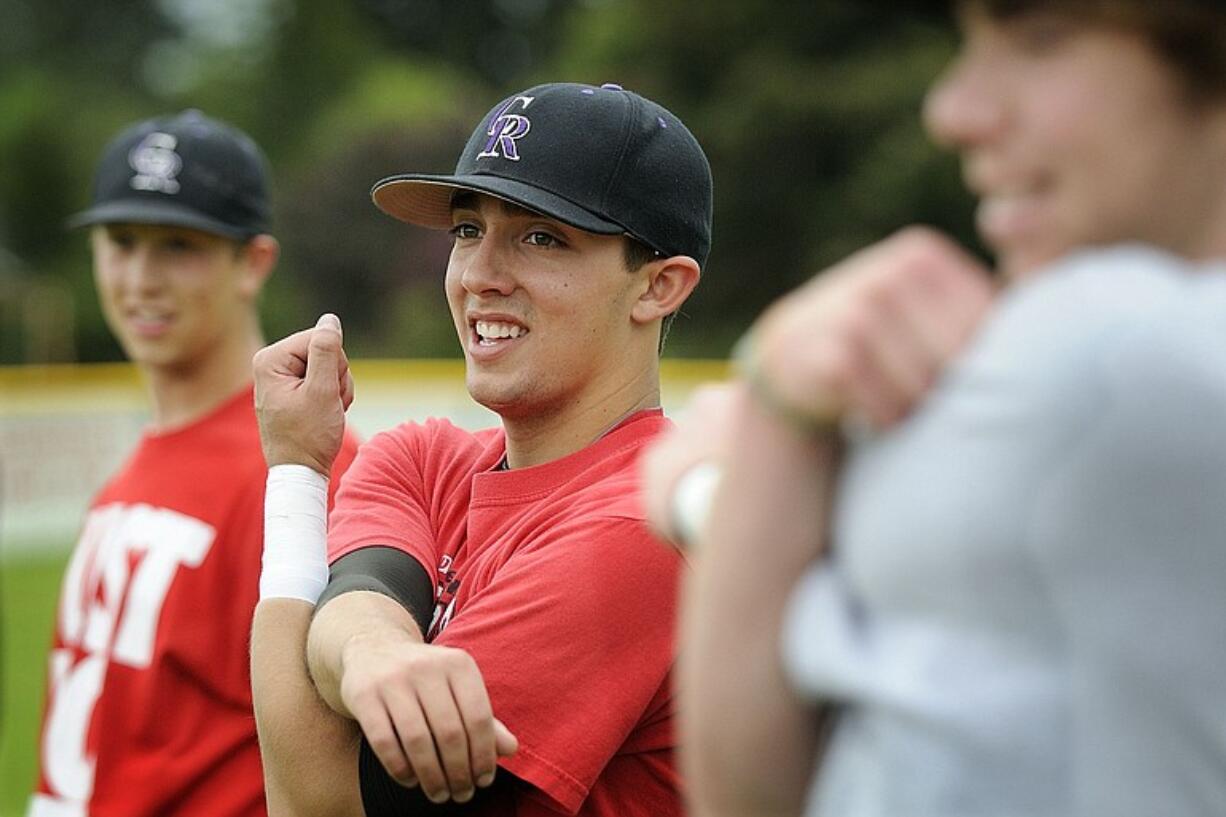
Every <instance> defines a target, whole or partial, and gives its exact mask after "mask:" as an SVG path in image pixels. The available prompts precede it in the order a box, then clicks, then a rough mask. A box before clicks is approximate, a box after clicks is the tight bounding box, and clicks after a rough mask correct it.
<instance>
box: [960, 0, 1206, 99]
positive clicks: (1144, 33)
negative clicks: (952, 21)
mask: <svg viewBox="0 0 1226 817" xmlns="http://www.w3.org/2000/svg"><path fill="white" fill-rule="evenodd" d="M956 5H957V6H958V7H959V8H963V9H966V8H979V9H982V10H983V11H985V12H986V13H987V14H988V15H989V16H990V17H993V18H996V19H1009V18H1010V17H1016V16H1019V15H1022V14H1028V13H1031V12H1053V13H1055V14H1062V15H1068V16H1070V17H1073V18H1075V19H1081V20H1085V21H1088V22H1091V23H1101V24H1105V25H1113V26H1118V27H1120V28H1123V29H1126V30H1130V31H1133V32H1135V33H1137V34H1139V35H1140V36H1141V37H1143V38H1144V39H1146V40H1147V41H1148V42H1149V44H1150V45H1151V47H1152V48H1153V49H1154V52H1155V53H1156V54H1157V55H1158V56H1159V57H1160V58H1161V59H1162V60H1164V61H1165V62H1166V63H1167V64H1169V65H1170V66H1171V67H1172V68H1173V69H1174V70H1175V71H1176V72H1177V73H1178V74H1179V75H1180V76H1181V77H1182V78H1183V82H1184V88H1185V90H1186V91H1187V92H1188V98H1189V101H1191V102H1193V103H1205V102H1216V101H1221V100H1223V99H1226V5H1223V4H1222V3H1219V2H1211V0H1162V2H1155V1H1154V0H956Z"/></svg>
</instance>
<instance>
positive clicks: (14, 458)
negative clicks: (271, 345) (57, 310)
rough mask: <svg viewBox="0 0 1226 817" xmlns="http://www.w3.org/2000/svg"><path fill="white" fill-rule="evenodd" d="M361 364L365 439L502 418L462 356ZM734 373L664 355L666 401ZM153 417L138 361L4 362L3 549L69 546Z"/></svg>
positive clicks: (355, 411)
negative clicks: (469, 385)
mask: <svg viewBox="0 0 1226 817" xmlns="http://www.w3.org/2000/svg"><path fill="white" fill-rule="evenodd" d="M353 370H354V379H355V380H356V382H357V399H356V400H355V401H354V405H353V407H352V408H351V409H350V412H349V419H350V422H351V424H352V425H353V427H354V428H355V429H356V430H357V431H358V433H359V434H361V435H362V436H363V437H369V436H370V435H371V434H374V433H376V432H378V431H381V430H383V429H385V428H389V427H391V426H393V425H395V424H397V423H400V422H403V421H405V420H421V419H424V418H426V417H432V416H444V417H448V418H450V419H451V420H452V421H453V422H455V423H457V424H458V425H461V426H463V427H465V428H480V427H483V426H489V425H492V424H494V423H496V422H497V417H496V416H495V415H494V414H492V413H491V412H489V411H488V410H486V409H484V408H482V407H481V406H478V405H476V404H475V403H473V402H472V400H471V399H469V397H468V394H467V392H465V390H464V376H463V365H462V363H461V362H460V361H452V360H442V361H408V360H405V361H392V360H388V361H379V360H374V361H356V362H355V363H354V364H353ZM725 372H726V364H725V363H723V362H722V361H692V360H666V361H664V364H663V372H662V373H663V379H664V405H665V409H666V410H668V411H670V412H676V411H678V410H679V409H680V408H681V406H682V405H683V404H684V401H685V398H686V397H687V396H688V394H689V392H690V391H691V390H692V389H693V388H694V386H696V385H698V384H699V383H701V382H703V381H706V380H715V379H719V378H722V377H723V376H724V375H725ZM147 419H148V404H147V401H146V399H145V393H144V389H143V387H142V385H141V382H140V378H139V377H138V375H137V373H136V371H135V369H133V368H132V367H131V366H129V365H126V364H106V365H92V366H37V367H13V368H0V557H3V558H7V557H9V556H12V555H14V554H20V553H28V552H30V551H38V550H46V551H54V552H63V551H66V550H67V548H68V547H70V545H71V544H72V542H73V540H74V539H75V536H76V530H77V526H78V525H79V524H80V520H81V516H82V513H83V512H84V510H85V508H86V506H87V505H88V503H89V499H90V497H91V496H92V495H93V493H94V492H95V491H97V490H98V488H99V487H100V486H101V485H102V483H103V482H105V481H106V478H107V477H108V476H109V475H110V474H111V473H112V472H113V471H114V470H115V469H116V468H117V467H118V466H119V464H120V462H121V461H122V459H123V457H124V456H125V455H126V454H127V453H128V452H129V451H131V449H132V447H133V445H134V444H135V442H136V440H137V438H138V437H139V435H140V431H141V428H142V427H143V426H144V424H145V423H146V421H147Z"/></svg>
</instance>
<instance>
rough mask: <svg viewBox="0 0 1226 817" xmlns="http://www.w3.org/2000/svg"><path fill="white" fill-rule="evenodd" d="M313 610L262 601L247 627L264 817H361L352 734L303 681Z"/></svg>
mask: <svg viewBox="0 0 1226 817" xmlns="http://www.w3.org/2000/svg"><path fill="white" fill-rule="evenodd" d="M313 609H314V608H313V607H312V606H311V605H309V604H307V603H305V602H302V601H298V600H294V599H283V598H273V599H266V600H264V601H261V602H260V603H259V605H258V606H257V607H256V611H255V620H254V622H253V624H252V630H251V674H252V695H253V699H254V703H255V717H256V726H257V728H258V730H259V739H260V754H261V757H262V759H263V765H264V780H265V787H266V790H267V797H268V812H269V815H270V817H279V816H280V815H285V816H286V817H289V815H293V817H308V816H309V817H316V816H317V817H332V816H333V815H335V816H336V817H341V815H361V814H362V810H361V801H360V799H359V794H358V777H357V740H358V731H357V727H356V725H355V724H354V723H353V721H350V720H346V719H344V718H341V717H340V716H338V715H337V714H336V713H335V712H333V711H332V710H331V709H329V708H328V707H327V706H326V705H325V704H324V702H323V701H322V700H320V698H319V696H318V695H317V694H316V692H315V687H314V685H313V684H312V682H311V678H310V676H309V675H308V674H307V665H306V660H305V655H306V641H307V630H308V628H309V626H310V623H311V613H312V610H313Z"/></svg>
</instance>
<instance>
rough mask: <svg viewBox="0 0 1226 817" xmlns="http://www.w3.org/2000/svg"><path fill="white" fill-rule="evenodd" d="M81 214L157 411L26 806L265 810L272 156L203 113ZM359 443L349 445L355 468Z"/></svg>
mask: <svg viewBox="0 0 1226 817" xmlns="http://www.w3.org/2000/svg"><path fill="white" fill-rule="evenodd" d="M70 224H71V225H72V226H76V227H88V228H89V242H90V248H91V250H92V253H93V264H94V280H95V283H96V285H97V290H98V298H99V300H100V302H101V305H102V311H103V314H104V315H105V317H106V320H107V324H108V326H109V327H110V329H111V331H112V332H113V333H114V334H115V337H116V338H118V340H119V342H120V345H121V346H122V347H123V349H124V352H125V353H126V354H127V356H128V358H129V359H130V360H132V362H133V363H135V364H136V366H137V368H138V369H139V370H140V372H141V375H142V377H143V379H144V381H145V384H146V387H147V389H148V393H149V399H150V407H151V409H152V422H151V423H150V425H149V426H148V428H147V429H146V430H145V432H144V433H143V435H142V436H141V439H140V442H139V443H138V445H137V447H136V450H135V451H133V452H132V454H131V456H130V457H129V458H128V459H127V461H126V462H125V463H124V464H123V466H122V467H121V468H120V470H119V472H118V473H117V474H116V475H115V476H114V477H113V478H112V479H111V480H110V481H109V482H108V483H107V484H106V486H104V487H103V488H102V490H101V491H100V492H99V493H98V494H97V496H96V497H95V498H94V500H93V503H92V504H91V506H90V509H89V513H88V515H87V516H86V518H85V522H84V525H83V526H82V531H81V536H80V540H79V541H78V543H77V546H76V549H75V550H74V551H73V554H72V558H71V561H70V562H69V565H68V569H67V571H66V573H65V576H64V581H63V586H62V587H61V591H60V605H59V615H58V618H57V621H56V629H55V637H54V645H53V648H52V652H51V656H50V662H49V663H50V667H49V683H48V693H47V708H46V715H45V719H44V722H43V730H42V739H41V742H40V755H39V757H40V761H41V763H40V766H41V774H40V777H39V781H38V789H37V791H36V792H35V794H34V796H33V798H32V799H31V802H30V808H29V811H28V814H29V816H30V817H69V815H86V814H88V815H91V816H92V817H103V816H104V815H125V817H134V816H135V815H162V816H163V817H164V816H165V815H210V817H218V816H220V815H233V816H235V817H237V815H260V814H264V813H265V805H264V793H263V779H262V772H261V767H260V756H259V747H258V745H257V741H256V731H255V720H254V717H253V714H252V703H251V692H250V682H249V670H248V665H249V662H248V658H247V655H248V636H249V633H250V626H251V616H252V612H253V610H254V608H255V603H256V598H257V591H256V588H257V583H258V581H259V575H260V555H261V548H262V539H263V514H264V510H263V503H264V481H265V474H266V468H265V465H264V458H263V455H262V453H261V450H260V440H259V430H258V427H257V424H256V417H255V406H254V400H253V385H252V376H251V358H252V356H253V355H254V354H255V352H256V351H258V350H259V348H260V347H261V346H262V345H263V338H262V334H261V331H260V326H259V317H258V314H257V303H256V302H257V299H258V297H259V294H260V290H261V288H262V287H263V285H264V282H265V281H266V280H267V278H268V276H269V275H270V274H271V273H272V271H273V267H274V266H275V264H276V261H277V256H278V252H279V247H278V245H277V241H276V239H274V238H273V237H272V236H271V235H269V234H268V197H267V178H266V162H265V160H264V157H263V155H262V153H261V152H260V150H259V148H258V147H257V146H256V145H255V143H254V142H253V141H252V140H251V139H250V138H248V137H247V136H246V135H245V134H243V133H241V132H240V131H238V130H236V129H234V128H233V127H231V126H229V125H227V124H225V123H222V122H219V121H217V120H214V119H210V118H209V117H207V116H204V115H203V114H201V113H200V112H198V111H185V112H183V113H180V114H177V115H173V116H167V117H162V118H157V119H150V120H147V121H144V122H140V123H137V124H135V125H132V126H131V127H129V128H127V129H125V130H124V131H123V132H121V133H120V134H118V135H117V136H116V137H115V138H114V139H113V140H112V141H111V142H110V144H109V145H108V146H107V147H106V149H105V150H104V152H103V154H102V158H101V160H100V162H99V165H98V168H97V173H96V177H95V185H94V198H93V203H92V206H91V207H90V208H89V209H88V210H85V211H84V212H82V213H79V214H78V215H76V216H75V217H74V218H73V219H72V220H71V221H70ZM355 450H356V444H355V442H354V441H353V440H352V439H348V438H347V439H346V441H345V444H344V445H343V446H342V453H341V454H340V455H339V456H338V457H337V468H338V470H339V469H341V468H343V467H344V466H345V465H346V464H347V463H348V462H349V461H350V460H352V458H353V454H354V452H355Z"/></svg>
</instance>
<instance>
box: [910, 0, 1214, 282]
mask: <svg viewBox="0 0 1226 817" xmlns="http://www.w3.org/2000/svg"><path fill="white" fill-rule="evenodd" d="M964 5H965V7H966V13H965V14H964V15H963V17H962V25H963V35H964V39H963V44H962V48H961V51H960V53H959V56H958V58H957V59H956V61H955V62H954V64H953V65H952V67H951V68H950V69H949V70H948V71H947V73H946V74H945V76H944V77H943V78H942V79H941V80H940V81H938V83H937V84H936V85H935V86H934V87H933V89H932V91H931V92H930V94H929V96H928V99H927V102H926V105H925V120H926V124H927V126H928V128H929V130H930V131H931V133H932V134H933V136H934V137H935V138H936V139H937V141H939V142H941V143H944V144H946V145H949V146H951V147H953V148H954V149H956V150H957V151H959V153H960V154H961V156H962V160H963V173H964V176H965V181H966V183H967V185H968V187H969V188H970V189H971V191H972V192H974V193H976V194H977V195H978V196H980V202H979V207H978V210H977V213H976V220H977V226H978V229H979V232H980V234H981V235H982V237H983V239H984V241H985V242H986V243H987V244H988V245H989V246H990V247H991V248H992V249H993V250H994V251H995V252H996V253H997V260H998V263H999V265H1000V267H1001V269H1002V270H1003V271H1004V272H1005V273H1006V274H1008V275H1011V276H1021V275H1026V274H1028V273H1029V272H1031V271H1033V270H1035V269H1036V268H1038V267H1040V266H1042V265H1043V264H1046V263H1048V262H1050V261H1053V260H1055V259H1057V258H1059V257H1060V256H1061V255H1064V254H1065V253H1067V252H1069V251H1070V250H1073V249H1076V248H1078V247H1084V246H1093V245H1104V244H1111V243H1118V242H1131V241H1140V242H1148V243H1152V244H1155V245H1157V246H1160V247H1163V248H1166V249H1169V250H1171V251H1173V252H1176V253H1179V254H1182V255H1185V256H1188V257H1192V258H1204V257H1207V256H1210V255H1219V254H1222V253H1223V252H1226V235H1224V229H1223V225H1224V224H1226V221H1224V220H1223V219H1224V217H1226V184H1224V183H1223V182H1226V173H1224V172H1223V170H1222V168H1223V167H1224V166H1226V165H1224V164H1223V163H1224V162H1226V104H1223V103H1222V102H1221V101H1220V100H1213V99H1210V100H1201V101H1196V102H1194V101H1193V100H1192V98H1191V96H1190V94H1189V93H1188V90H1187V88H1186V86H1185V83H1184V81H1183V77H1182V76H1181V75H1180V74H1178V73H1177V71H1176V70H1175V69H1174V67H1172V66H1171V65H1169V64H1168V63H1167V62H1165V61H1164V60H1163V59H1162V58H1161V57H1159V56H1158V53H1157V51H1156V50H1155V49H1154V48H1153V47H1152V46H1151V45H1150V43H1149V42H1147V41H1146V40H1145V39H1144V37H1143V36H1142V35H1141V34H1139V33H1137V32H1136V31H1133V30H1128V29H1126V28H1124V27H1120V26H1111V25H1107V24H1104V23H1100V22H1090V21H1085V20H1081V19H1077V18H1075V17H1073V16H1070V15H1067V14H1060V13H1058V12H1053V11H1042V10H1034V11H1028V12H1022V13H1019V14H1017V15H1014V16H1010V17H1007V18H994V17H990V16H989V15H987V14H986V13H985V12H984V11H983V10H982V9H981V8H980V7H979V6H978V5H977V4H976V3H974V2H971V3H967V4H964Z"/></svg>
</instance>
